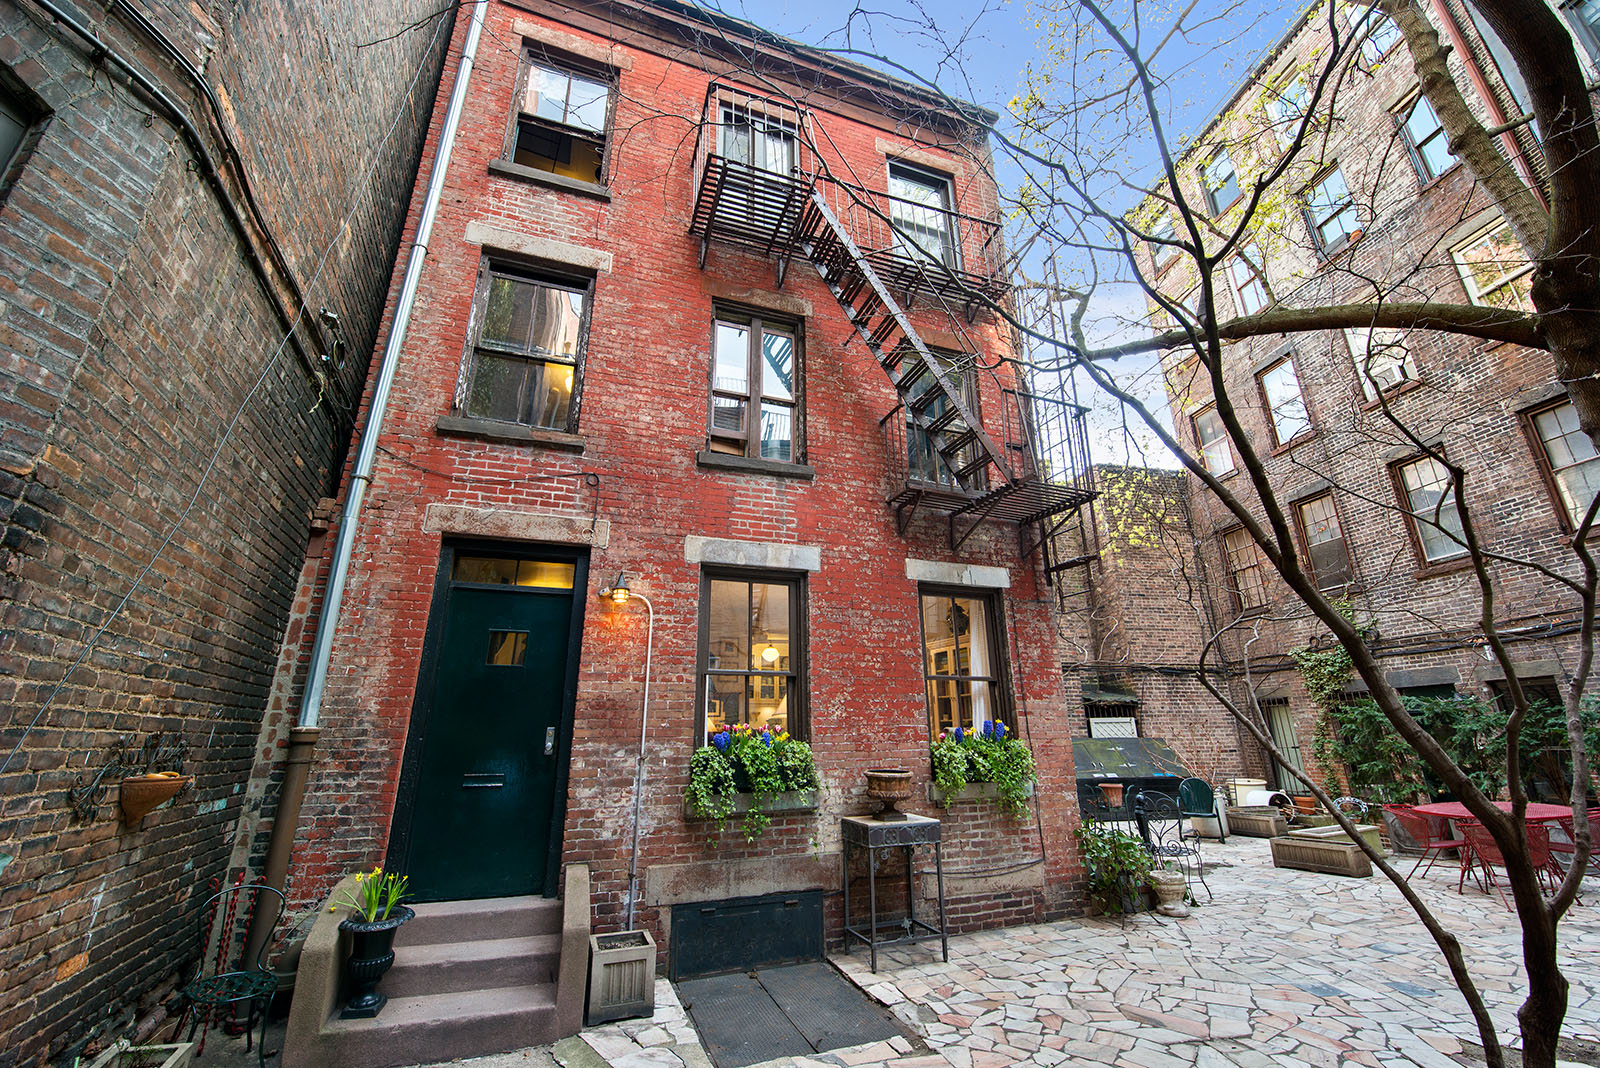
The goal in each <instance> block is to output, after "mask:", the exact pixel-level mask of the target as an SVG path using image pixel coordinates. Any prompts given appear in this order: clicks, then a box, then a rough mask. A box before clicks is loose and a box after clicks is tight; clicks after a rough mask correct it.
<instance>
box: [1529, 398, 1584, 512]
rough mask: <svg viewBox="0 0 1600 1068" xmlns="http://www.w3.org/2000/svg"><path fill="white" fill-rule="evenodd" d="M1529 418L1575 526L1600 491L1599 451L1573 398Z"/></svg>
mask: <svg viewBox="0 0 1600 1068" xmlns="http://www.w3.org/2000/svg"><path fill="white" fill-rule="evenodd" d="M1530 418H1531V420H1532V422H1533V428H1534V431H1535V432H1536V433H1537V434H1538V437H1539V444H1540V445H1541V446H1542V448H1543V452H1544V462H1545V464H1546V465H1547V466H1548V468H1549V471H1550V477H1551V479H1552V480H1553V481H1554V482H1555V484H1556V490H1557V491H1558V492H1559V493H1560V494H1561V504H1562V507H1563V509H1564V511H1565V512H1566V516H1567V522H1568V523H1569V524H1570V526H1571V527H1573V528H1576V527H1577V525H1578V524H1579V523H1581V522H1583V517H1584V516H1585V515H1587V514H1588V512H1589V505H1590V504H1591V503H1592V502H1593V501H1594V497H1595V494H1596V493H1597V492H1600V454H1597V453H1596V452H1595V448H1594V442H1593V441H1591V440H1590V438H1589V435H1588V434H1585V433H1584V432H1583V429H1582V428H1581V427H1579V426H1578V410H1577V409H1576V408H1574V407H1573V406H1572V402H1571V401H1562V402H1561V403H1560V404H1556V405H1552V406H1551V407H1549V408H1545V409H1543V410H1542V411H1538V412H1534V413H1533V415H1532V416H1531V417H1530Z"/></svg>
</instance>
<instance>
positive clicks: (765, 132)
mask: <svg viewBox="0 0 1600 1068" xmlns="http://www.w3.org/2000/svg"><path fill="white" fill-rule="evenodd" d="M719 137H720V138H721V154H722V155H723V156H725V157H727V158H728V159H729V160H731V161H732V162H734V163H743V164H745V165H747V166H750V167H754V168H755V169H756V170H760V171H766V172H768V173H770V174H789V173H790V172H791V171H793V170H794V169H795V167H797V166H798V165H799V156H798V155H797V149H796V145H797V142H796V140H795V126H794V124H793V123H791V122H786V121H784V120H782V119H777V118H773V117H772V116H770V115H759V114H753V113H752V112H751V111H750V110H749V109H747V108H741V107H735V106H733V105H732V104H724V105H723V106H722V125H721V129H720V131H719Z"/></svg>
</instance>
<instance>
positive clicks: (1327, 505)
mask: <svg viewBox="0 0 1600 1068" xmlns="http://www.w3.org/2000/svg"><path fill="white" fill-rule="evenodd" d="M1294 510H1295V519H1296V521H1297V522H1298V523H1299V525H1300V536H1301V538H1302V539H1304V541H1305V546H1306V555H1307V556H1308V557H1309V558H1310V563H1311V574H1312V577H1313V578H1315V579H1316V580H1317V588H1318V589H1319V590H1337V589H1341V588H1343V587H1344V586H1345V584H1347V583H1348V582H1349V581H1350V555H1349V553H1348V551H1347V550H1346V547H1345V542H1344V531H1342V530H1341V529H1340V528H1339V513H1338V511H1336V510H1335V509H1334V507H1333V494H1331V493H1322V494H1318V495H1317V496H1315V497H1312V498H1310V499H1309V500H1304V501H1300V502H1299V503H1297V504H1296V505H1295V506H1294Z"/></svg>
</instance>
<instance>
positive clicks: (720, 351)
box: [709, 315, 801, 463]
mask: <svg viewBox="0 0 1600 1068" xmlns="http://www.w3.org/2000/svg"><path fill="white" fill-rule="evenodd" d="M756 339H760V340H759V344H758V343H757V341H756ZM711 343H712V379H711V412H710V421H709V426H710V435H711V439H712V442H713V444H716V443H717V442H719V441H720V442H722V443H724V444H725V445H730V446H736V447H737V449H738V453H739V455H741V456H749V457H754V458H757V459H764V460H777V461H780V462H785V463H798V462H799V461H800V449H799V448H798V447H797V446H798V434H797V431H798V430H799V424H798V409H799V397H800V386H801V381H800V379H801V370H800V360H801V353H800V332H799V331H798V330H797V329H795V328H794V327H793V326H790V325H788V324H784V323H774V322H768V321H766V320H763V319H761V318H760V317H758V316H751V317H749V318H745V317H742V316H731V315H719V316H717V318H716V319H715V320H713V323H712V342H711ZM736 375H737V377H735V376H736Z"/></svg>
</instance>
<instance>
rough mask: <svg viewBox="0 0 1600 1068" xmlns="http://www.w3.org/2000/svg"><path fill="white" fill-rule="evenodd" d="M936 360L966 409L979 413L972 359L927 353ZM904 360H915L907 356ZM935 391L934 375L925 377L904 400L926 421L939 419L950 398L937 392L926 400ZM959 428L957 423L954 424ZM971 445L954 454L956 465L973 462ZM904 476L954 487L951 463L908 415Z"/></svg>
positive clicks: (918, 381) (976, 382) (950, 354)
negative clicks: (918, 410) (920, 412)
mask: <svg viewBox="0 0 1600 1068" xmlns="http://www.w3.org/2000/svg"><path fill="white" fill-rule="evenodd" d="M929 355H931V356H932V357H933V358H934V360H935V361H936V363H937V365H938V367H939V370H940V371H941V372H942V373H943V374H944V376H945V379H946V381H948V382H950V383H951V384H953V385H954V386H955V388H956V391H957V393H958V394H959V395H960V397H961V402H962V403H963V404H965V405H966V406H967V410H968V411H970V412H973V413H976V412H977V410H978V378H977V374H976V372H975V371H974V369H973V363H972V357H970V356H966V357H962V356H958V355H956V354H955V353H953V352H930V354H929ZM904 358H905V359H914V358H915V357H914V356H913V355H911V354H910V353H906V354H905V356H904ZM934 388H935V384H934V380H933V376H932V375H931V374H924V375H922V376H921V377H920V378H918V379H917V380H916V382H914V383H913V384H912V386H911V389H910V393H909V394H908V396H907V397H906V401H907V403H908V404H910V405H916V406H919V407H920V408H921V409H922V414H923V416H924V417H926V418H927V419H928V420H929V421H937V420H942V419H943V418H944V416H945V415H947V414H948V413H949V411H950V399H949V396H948V395H947V394H944V393H943V391H940V393H939V395H938V396H935V397H934V398H933V399H932V400H928V399H927V394H928V393H929V391H930V390H933V389H934ZM957 425H960V424H957ZM973 449H974V446H972V445H968V446H967V447H966V448H964V449H962V450H961V451H960V452H958V453H957V454H956V457H955V460H956V464H957V466H961V465H963V464H965V463H967V462H968V461H969V460H971V459H972V457H973V455H974V453H973ZM906 475H907V477H909V478H911V479H913V480H915V481H919V482H937V483H939V484H941V485H945V486H954V485H956V484H957V480H956V475H955V472H954V471H952V470H951V469H950V464H949V462H947V461H946V460H945V458H944V456H943V455H942V454H941V453H940V452H939V451H938V449H936V448H935V447H934V443H933V439H932V438H931V437H930V436H929V434H928V432H927V431H926V430H923V429H922V428H921V427H919V426H917V424H916V423H914V422H912V420H911V416H910V414H909V413H907V415H906Z"/></svg>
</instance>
